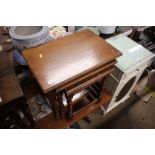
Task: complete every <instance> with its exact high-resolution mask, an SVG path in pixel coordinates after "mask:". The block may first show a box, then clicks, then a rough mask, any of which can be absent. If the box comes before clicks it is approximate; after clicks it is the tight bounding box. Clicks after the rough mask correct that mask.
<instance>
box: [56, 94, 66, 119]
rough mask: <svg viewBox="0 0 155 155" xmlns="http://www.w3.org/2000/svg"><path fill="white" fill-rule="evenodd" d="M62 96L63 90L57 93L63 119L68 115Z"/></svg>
mask: <svg viewBox="0 0 155 155" xmlns="http://www.w3.org/2000/svg"><path fill="white" fill-rule="evenodd" d="M62 96H63V92H58V93H57V97H58V102H59V111H60V115H61V118H62V119H63V118H64V117H65V115H66V110H65V107H64V105H63V100H62Z"/></svg>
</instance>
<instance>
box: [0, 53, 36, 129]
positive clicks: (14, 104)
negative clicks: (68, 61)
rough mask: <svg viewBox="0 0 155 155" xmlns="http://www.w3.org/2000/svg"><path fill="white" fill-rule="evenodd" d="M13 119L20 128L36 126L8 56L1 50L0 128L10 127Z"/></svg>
mask: <svg viewBox="0 0 155 155" xmlns="http://www.w3.org/2000/svg"><path fill="white" fill-rule="evenodd" d="M21 113H23V114H24V116H21ZM11 120H13V121H15V124H17V125H18V126H19V127H20V128H31V127H34V126H35V122H34V120H33V117H32V115H31V113H30V112H29V108H28V106H27V103H26V101H25V98H24V95H23V92H22V90H21V88H20V85H19V83H18V81H17V79H16V75H15V73H14V71H13V68H12V66H11V64H10V62H9V59H8V56H7V54H6V52H0V122H1V123H0V128H9V124H10V123H11V122H10V121H11ZM24 120H28V122H27V121H24ZM26 122H27V123H26ZM11 124H12V123H11ZM11 124H10V125H11Z"/></svg>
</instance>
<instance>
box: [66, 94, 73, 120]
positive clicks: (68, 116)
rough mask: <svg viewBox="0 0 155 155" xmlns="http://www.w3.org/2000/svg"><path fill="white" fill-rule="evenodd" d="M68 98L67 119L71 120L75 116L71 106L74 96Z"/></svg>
mask: <svg viewBox="0 0 155 155" xmlns="http://www.w3.org/2000/svg"><path fill="white" fill-rule="evenodd" d="M66 98H67V118H68V119H70V118H72V116H73V110H72V105H71V103H72V98H73V95H70V96H67V95H66Z"/></svg>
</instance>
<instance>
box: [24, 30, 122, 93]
mask: <svg viewBox="0 0 155 155" xmlns="http://www.w3.org/2000/svg"><path fill="white" fill-rule="evenodd" d="M120 55H121V53H120V52H119V51H118V50H117V49H115V48H114V47H112V46H111V45H109V44H108V43H107V42H105V41H104V40H103V39H102V38H100V37H99V36H97V35H95V34H94V33H93V32H91V31H90V30H85V31H82V32H78V33H75V34H73V35H70V36H66V37H64V38H62V39H59V40H55V41H51V42H49V43H47V44H44V45H41V46H39V47H36V48H32V49H27V50H25V51H23V56H24V58H25V59H26V61H27V63H28V65H29V67H30V69H31V71H32V72H33V74H34V76H35V78H36V79H37V81H38V83H39V84H40V86H41V88H42V90H43V91H44V92H45V93H47V92H49V91H51V90H53V89H56V88H57V87H60V86H62V85H64V84H65V83H67V82H70V81H71V80H74V79H77V78H78V77H80V76H82V75H83V74H86V73H88V72H90V71H91V70H94V69H95V68H97V67H99V66H102V65H104V64H106V63H107V62H110V61H112V60H114V59H116V58H117V57H119V56H120Z"/></svg>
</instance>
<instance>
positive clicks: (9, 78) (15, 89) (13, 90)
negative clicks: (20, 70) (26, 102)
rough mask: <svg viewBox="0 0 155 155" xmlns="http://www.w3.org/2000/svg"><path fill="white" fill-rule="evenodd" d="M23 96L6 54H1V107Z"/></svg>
mask: <svg viewBox="0 0 155 155" xmlns="http://www.w3.org/2000/svg"><path fill="white" fill-rule="evenodd" d="M22 96H23V92H22V90H21V88H20V85H19V83H18V81H17V79H16V75H15V73H14V71H13V69H12V66H11V65H10V62H9V59H8V56H7V54H6V52H0V98H1V99H0V106H1V105H4V104H5V103H8V102H10V101H13V100H15V99H17V98H19V97H22Z"/></svg>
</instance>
